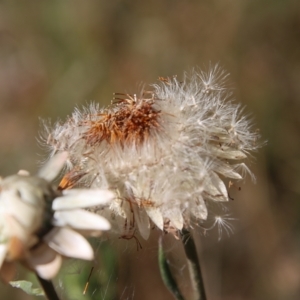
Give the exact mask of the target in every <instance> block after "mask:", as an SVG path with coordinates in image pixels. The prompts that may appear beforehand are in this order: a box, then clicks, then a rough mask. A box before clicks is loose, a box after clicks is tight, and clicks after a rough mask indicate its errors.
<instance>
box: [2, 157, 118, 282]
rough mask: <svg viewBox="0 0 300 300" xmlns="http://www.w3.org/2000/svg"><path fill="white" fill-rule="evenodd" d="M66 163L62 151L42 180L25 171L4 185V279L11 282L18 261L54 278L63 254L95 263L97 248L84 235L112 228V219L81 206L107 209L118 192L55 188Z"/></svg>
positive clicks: (45, 169) (54, 158)
mask: <svg viewBox="0 0 300 300" xmlns="http://www.w3.org/2000/svg"><path fill="white" fill-rule="evenodd" d="M66 159H67V154H66V152H62V153H60V154H58V155H56V156H54V157H53V158H52V159H51V160H50V161H49V163H48V164H46V165H45V167H44V168H43V169H42V170H41V171H40V172H39V174H38V175H37V176H30V175H29V174H28V173H27V172H25V171H20V172H19V174H17V175H12V176H9V177H6V178H4V179H2V180H1V181H0V276H1V278H2V279H3V280H4V281H6V282H8V281H10V280H11V279H12V278H13V277H14V274H15V262H16V261H20V262H22V263H23V264H24V265H25V266H26V267H28V268H29V269H31V270H34V271H35V272H36V273H37V274H38V275H39V276H40V277H42V278H44V279H51V278H52V277H54V276H55V275H56V274H57V272H58V270H59V268H60V266H61V262H62V256H65V257H72V258H79V259H86V260H92V259H93V258H94V252H93V249H92V247H91V246H90V244H89V243H88V241H87V240H86V239H85V238H84V237H83V236H82V235H81V234H86V235H99V234H100V233H101V232H102V231H104V230H108V229H110V224H109V222H108V221H107V220H106V219H104V218H103V217H101V216H99V215H96V214H94V213H91V212H88V211H86V210H84V209H81V208H86V207H89V206H95V205H98V206H104V205H107V203H108V202H110V201H111V200H112V199H113V198H114V194H113V193H112V192H110V191H107V190H99V189H94V190H70V191H63V192H61V191H59V190H58V189H57V188H55V187H53V186H52V184H51V181H52V180H53V179H54V178H55V177H56V176H57V175H58V173H59V172H60V171H61V169H62V167H63V165H64V163H65V161H66Z"/></svg>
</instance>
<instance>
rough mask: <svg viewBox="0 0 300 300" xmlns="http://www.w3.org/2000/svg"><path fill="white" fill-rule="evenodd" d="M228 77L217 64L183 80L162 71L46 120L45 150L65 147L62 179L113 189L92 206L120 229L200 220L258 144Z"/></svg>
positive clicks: (224, 195) (173, 226) (177, 226)
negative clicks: (148, 81)
mask: <svg viewBox="0 0 300 300" xmlns="http://www.w3.org/2000/svg"><path fill="white" fill-rule="evenodd" d="M226 77H227V75H226V74H224V72H223V71H222V70H220V69H219V68H218V67H215V68H213V69H212V70H211V71H210V72H208V73H204V72H202V71H200V72H196V71H193V72H192V73H191V74H190V75H187V74H186V75H185V76H184V79H183V81H179V80H178V79H177V78H176V77H172V78H162V77H160V78H159V82H158V83H157V84H153V85H150V86H149V87H148V88H145V89H143V90H142V91H140V92H139V93H138V94H134V95H129V94H115V95H117V98H116V99H115V100H114V102H113V104H112V105H111V106H110V107H108V108H105V109H100V108H99V106H98V105H97V104H91V105H90V106H89V107H88V108H83V110H82V111H80V110H78V109H76V110H75V112H74V113H73V114H72V116H71V117H70V118H69V119H68V120H67V121H66V122H64V123H57V124H55V125H54V127H53V128H51V127H49V126H48V125H46V126H45V128H46V140H47V144H48V147H49V148H50V151H51V153H52V154H53V153H56V152H60V151H65V150H66V151H68V152H69V153H70V156H69V157H70V159H69V162H68V169H67V170H66V174H65V177H64V179H63V181H62V183H61V185H62V186H63V185H66V186H68V185H69V186H70V187H73V186H77V185H79V186H80V185H83V186H85V187H99V188H109V189H111V190H114V191H115V195H116V198H115V199H114V201H112V202H111V203H110V206H109V207H106V208H98V207H95V208H94V210H95V211H97V212H98V213H99V214H101V215H103V216H105V217H107V218H109V219H110V221H111V223H112V226H113V227H114V229H115V230H116V231H117V232H118V233H119V234H121V236H132V234H133V233H134V232H135V230H136V229H138V230H139V232H140V234H141V235H142V236H143V237H144V238H148V236H149V234H150V229H151V228H153V226H152V224H154V225H155V226H156V227H158V228H159V229H161V230H164V231H167V232H176V231H178V230H181V229H182V228H183V226H185V227H188V226H190V224H191V220H192V219H195V220H196V221H197V222H199V221H202V220H205V219H206V218H207V214H208V210H207V207H208V204H209V203H210V202H214V203H216V202H217V203H220V202H226V201H228V200H229V196H228V191H227V188H226V186H225V183H224V180H225V179H226V178H229V179H231V180H232V181H234V180H241V179H242V178H243V175H244V173H245V172H248V173H250V174H251V171H250V170H249V168H248V167H247V166H246V164H245V162H244V161H245V159H246V158H247V156H248V155H249V152H251V151H253V150H256V149H257V148H258V147H259V144H258V139H259V133H258V132H257V131H255V130H252V125H251V123H250V121H249V120H248V118H247V117H245V116H244V115H242V109H241V108H240V106H239V105H236V104H234V103H233V102H232V101H231V100H230V99H229V97H230V94H229V92H228V90H227V89H226V88H225V87H224V80H225V78H226ZM76 174H80V176H77V175H76Z"/></svg>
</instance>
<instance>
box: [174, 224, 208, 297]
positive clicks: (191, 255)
mask: <svg viewBox="0 0 300 300" xmlns="http://www.w3.org/2000/svg"><path fill="white" fill-rule="evenodd" d="M180 237H181V240H182V244H183V247H184V251H185V254H186V258H187V261H188V267H189V271H190V276H191V281H192V286H193V288H194V291H195V300H206V294H205V289H204V284H203V278H202V274H201V269H200V263H199V259H198V256H197V250H196V245H195V242H194V239H193V237H192V236H191V233H190V232H189V231H188V230H187V229H185V228H183V229H182V230H181V232H180Z"/></svg>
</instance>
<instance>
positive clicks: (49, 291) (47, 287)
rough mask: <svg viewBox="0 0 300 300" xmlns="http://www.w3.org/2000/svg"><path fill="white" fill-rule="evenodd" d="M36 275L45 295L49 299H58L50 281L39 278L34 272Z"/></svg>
mask: <svg viewBox="0 0 300 300" xmlns="http://www.w3.org/2000/svg"><path fill="white" fill-rule="evenodd" d="M36 276H37V278H38V280H39V282H40V284H41V286H42V288H43V290H44V292H45V295H46V297H47V298H48V299H49V300H59V298H58V296H57V293H56V291H55V289H54V286H53V284H52V282H51V281H48V280H45V279H43V278H41V277H40V276H39V275H38V274H36Z"/></svg>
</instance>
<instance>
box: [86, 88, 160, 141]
mask: <svg viewBox="0 0 300 300" xmlns="http://www.w3.org/2000/svg"><path fill="white" fill-rule="evenodd" d="M119 95H122V94H119ZM124 96H128V95H124ZM115 100H116V102H115V103H114V106H113V107H112V109H110V110H108V111H107V112H103V113H101V114H99V115H98V117H99V119H95V120H89V121H86V123H85V125H87V124H88V125H89V128H88V130H87V131H86V132H85V133H84V135H83V138H84V139H85V140H86V143H87V144H88V145H90V146H95V145H99V144H100V143H102V142H103V141H106V142H107V143H108V144H110V145H114V144H116V143H120V144H121V146H124V145H126V144H127V145H130V144H134V145H141V144H142V143H143V142H144V141H145V140H147V138H149V137H150V135H151V132H152V131H153V130H159V127H160V125H159V118H160V114H161V112H160V111H159V110H158V109H156V108H155V107H154V106H155V100H153V99H144V98H142V99H136V98H135V97H131V96H129V97H128V98H127V99H120V98H117V99H115ZM93 117H95V116H93Z"/></svg>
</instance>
